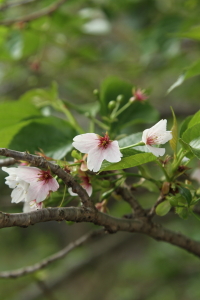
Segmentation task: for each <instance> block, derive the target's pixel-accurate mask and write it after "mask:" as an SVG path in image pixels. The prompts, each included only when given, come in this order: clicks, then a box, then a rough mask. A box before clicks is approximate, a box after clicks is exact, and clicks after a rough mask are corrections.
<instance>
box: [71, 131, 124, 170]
mask: <svg viewBox="0 0 200 300" xmlns="http://www.w3.org/2000/svg"><path fill="white" fill-rule="evenodd" d="M73 141H74V142H73V144H72V145H73V146H74V148H76V149H77V150H79V151H80V152H82V153H87V154H88V157H87V166H88V169H89V170H90V171H94V172H98V171H99V170H100V168H101V164H102V162H103V160H104V159H106V160H107V161H109V162H111V163H114V162H119V161H120V160H121V157H122V153H121V152H120V150H119V145H118V142H117V141H111V140H110V138H109V136H108V134H107V133H106V134H105V136H103V137H101V136H99V135H98V134H96V133H85V134H80V135H77V136H75V137H74V139H73Z"/></svg>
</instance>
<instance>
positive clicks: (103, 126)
mask: <svg viewBox="0 0 200 300" xmlns="http://www.w3.org/2000/svg"><path fill="white" fill-rule="evenodd" d="M88 118H89V119H90V120H91V121H92V122H93V123H95V124H97V125H98V126H99V127H100V128H103V129H105V130H107V131H109V129H110V127H109V126H108V125H106V124H104V123H103V122H101V121H99V120H97V119H96V118H94V117H92V116H91V115H90V116H88Z"/></svg>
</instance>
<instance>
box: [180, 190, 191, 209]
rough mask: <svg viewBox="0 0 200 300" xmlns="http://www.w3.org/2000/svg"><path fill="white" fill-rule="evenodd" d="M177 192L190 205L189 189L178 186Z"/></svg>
mask: <svg viewBox="0 0 200 300" xmlns="http://www.w3.org/2000/svg"><path fill="white" fill-rule="evenodd" d="M179 192H180V194H181V195H182V196H183V198H185V200H186V201H187V204H188V206H190V203H191V202H192V194H191V192H190V190H189V189H187V188H185V187H183V186H179Z"/></svg>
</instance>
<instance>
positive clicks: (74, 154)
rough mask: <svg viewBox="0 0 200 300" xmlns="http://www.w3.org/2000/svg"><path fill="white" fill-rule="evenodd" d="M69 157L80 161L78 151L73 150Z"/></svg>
mask: <svg viewBox="0 0 200 300" xmlns="http://www.w3.org/2000/svg"><path fill="white" fill-rule="evenodd" d="M71 156H72V157H73V158H76V159H77V160H80V159H82V156H81V154H79V153H78V151H76V150H73V151H72V152H71Z"/></svg>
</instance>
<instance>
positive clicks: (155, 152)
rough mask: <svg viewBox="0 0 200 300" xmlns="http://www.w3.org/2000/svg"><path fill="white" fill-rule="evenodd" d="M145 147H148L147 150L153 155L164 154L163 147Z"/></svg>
mask: <svg viewBox="0 0 200 300" xmlns="http://www.w3.org/2000/svg"><path fill="white" fill-rule="evenodd" d="M147 148H148V149H149V151H150V152H151V153H153V155H155V156H157V157H158V156H163V155H164V154H165V148H156V147H152V146H149V145H147Z"/></svg>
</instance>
